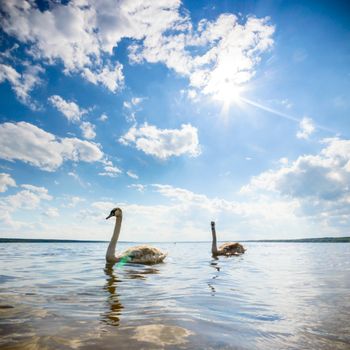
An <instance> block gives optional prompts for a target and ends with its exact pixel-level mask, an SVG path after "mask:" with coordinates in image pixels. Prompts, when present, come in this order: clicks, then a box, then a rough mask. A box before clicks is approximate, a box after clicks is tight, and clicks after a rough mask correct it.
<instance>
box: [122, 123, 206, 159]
mask: <svg viewBox="0 0 350 350" xmlns="http://www.w3.org/2000/svg"><path fill="white" fill-rule="evenodd" d="M119 141H120V142H121V143H122V144H124V145H134V146H135V147H136V148H137V149H138V150H141V151H143V152H144V153H146V154H150V155H152V156H154V157H157V158H159V159H168V158H169V157H172V156H180V155H183V154H188V155H189V156H191V157H197V156H198V155H199V154H200V146H199V141H198V130H197V128H195V127H193V126H192V125H190V124H183V125H181V128H180V129H158V128H157V127H156V126H153V125H148V124H147V123H145V124H143V125H141V126H140V127H137V126H133V127H132V128H130V129H129V131H128V132H127V133H126V134H125V135H123V136H122V137H121V138H120V139H119Z"/></svg>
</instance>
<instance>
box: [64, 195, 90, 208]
mask: <svg viewBox="0 0 350 350" xmlns="http://www.w3.org/2000/svg"><path fill="white" fill-rule="evenodd" d="M68 201H69V202H68V203H67V204H64V205H63V207H67V208H75V207H76V206H77V205H78V204H79V203H82V202H84V201H85V199H84V198H81V197H78V196H68Z"/></svg>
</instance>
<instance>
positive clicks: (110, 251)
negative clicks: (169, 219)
mask: <svg viewBox="0 0 350 350" xmlns="http://www.w3.org/2000/svg"><path fill="white" fill-rule="evenodd" d="M112 216H115V226H114V232H113V236H112V239H111V242H110V243H109V246H108V248H107V253H106V261H107V263H112V264H114V263H117V262H119V261H125V262H130V263H135V264H158V263H160V262H162V261H163V260H164V259H165V257H166V254H165V253H163V252H162V251H160V250H159V249H157V248H154V247H150V246H147V245H141V246H137V247H132V248H129V249H127V250H126V251H125V252H123V253H122V254H118V255H115V247H116V245H117V242H118V238H119V234H120V227H121V224H122V217H123V213H122V210H121V209H120V208H114V209H112V210H111V213H110V214H109V215H108V216H107V217H106V219H109V218H111V217H112Z"/></svg>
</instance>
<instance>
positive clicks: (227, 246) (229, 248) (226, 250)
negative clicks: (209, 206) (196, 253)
mask: <svg viewBox="0 0 350 350" xmlns="http://www.w3.org/2000/svg"><path fill="white" fill-rule="evenodd" d="M211 233H212V235H213V241H212V245H211V253H212V255H213V256H218V255H225V256H231V255H241V254H244V252H245V251H246V249H245V248H244V247H243V246H242V244H239V243H232V242H230V243H224V244H222V245H221V246H220V247H219V249H218V247H217V246H216V231H215V222H214V221H212V222H211Z"/></svg>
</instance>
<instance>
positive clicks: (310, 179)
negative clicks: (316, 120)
mask: <svg viewBox="0 0 350 350" xmlns="http://www.w3.org/2000/svg"><path fill="white" fill-rule="evenodd" d="M323 142H324V144H325V145H326V146H325V147H324V148H323V149H322V150H321V151H320V152H319V154H316V155H303V156H300V157H299V158H298V159H296V160H295V161H294V162H282V163H281V167H280V168H279V169H276V170H269V171H266V172H263V173H261V174H260V175H258V176H255V177H253V178H252V179H251V181H250V183H249V184H248V185H247V186H244V187H243V188H242V189H241V192H242V193H257V192H258V191H261V190H262V191H267V192H269V191H270V192H271V191H272V192H275V193H276V194H279V195H280V196H282V197H284V198H289V199H296V200H298V201H299V203H300V205H301V214H302V215H311V216H313V217H314V218H315V220H319V221H324V220H326V221H327V223H329V222H331V221H336V218H338V219H339V218H340V217H341V218H342V220H343V219H344V218H343V216H344V215H347V219H346V221H347V223H348V224H349V225H350V221H349V219H348V218H350V140H343V139H338V138H332V139H326V140H324V141H323ZM343 221H344V220H343ZM332 226H333V227H336V226H337V224H336V223H335V222H333V224H332Z"/></svg>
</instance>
